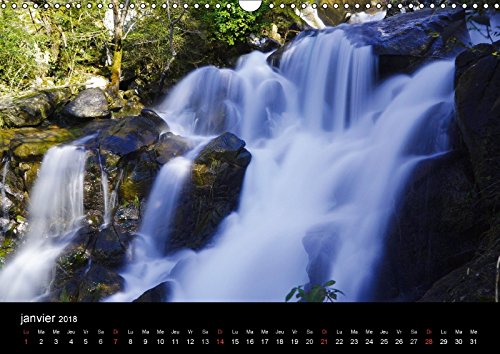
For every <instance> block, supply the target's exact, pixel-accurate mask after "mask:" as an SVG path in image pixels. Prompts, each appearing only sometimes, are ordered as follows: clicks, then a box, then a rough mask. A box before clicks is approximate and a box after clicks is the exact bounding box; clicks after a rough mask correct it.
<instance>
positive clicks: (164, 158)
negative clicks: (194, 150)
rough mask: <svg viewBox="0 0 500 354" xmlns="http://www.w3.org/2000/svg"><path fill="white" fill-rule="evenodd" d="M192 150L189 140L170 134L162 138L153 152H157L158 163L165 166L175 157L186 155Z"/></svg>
mask: <svg viewBox="0 0 500 354" xmlns="http://www.w3.org/2000/svg"><path fill="white" fill-rule="evenodd" d="M190 148H191V144H190V143H189V142H188V141H187V139H185V138H183V137H181V136H179V135H175V134H173V133H171V132H168V133H165V134H163V135H162V136H161V137H160V140H159V141H158V143H157V144H156V145H155V146H154V147H153V150H154V151H155V152H156V161H157V162H158V163H159V164H161V165H164V164H166V163H167V162H168V161H170V160H171V159H173V158H174V157H178V156H182V155H184V154H185V153H186V152H187V151H188V150H189V149H190Z"/></svg>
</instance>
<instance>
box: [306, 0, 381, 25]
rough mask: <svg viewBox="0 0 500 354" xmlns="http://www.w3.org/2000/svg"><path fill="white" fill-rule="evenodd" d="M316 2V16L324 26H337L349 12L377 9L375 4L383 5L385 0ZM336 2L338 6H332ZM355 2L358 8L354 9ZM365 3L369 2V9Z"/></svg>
mask: <svg viewBox="0 0 500 354" xmlns="http://www.w3.org/2000/svg"><path fill="white" fill-rule="evenodd" d="M316 4H317V5H318V7H317V11H318V16H319V18H320V19H321V20H322V21H323V23H324V24H325V25H326V26H337V25H339V24H341V23H344V22H346V21H347V20H349V16H350V14H352V13H354V12H359V11H366V12H368V13H371V12H375V11H378V9H377V8H376V5H377V4H381V5H383V6H385V5H386V4H387V1H385V0H379V1H372V0H317V1H316ZM323 4H326V5H327V8H326V9H325V8H324V7H323ZM334 4H337V5H339V6H338V8H334V7H333V5H334ZM346 4H347V5H349V7H348V8H347V9H346V8H345V5H346ZM356 4H359V5H360V7H359V10H358V9H356V8H355V7H354V6H355V5H356ZM366 4H370V5H371V6H370V9H368V10H367V9H366Z"/></svg>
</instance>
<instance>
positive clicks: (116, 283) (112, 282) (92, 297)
mask: <svg viewBox="0 0 500 354" xmlns="http://www.w3.org/2000/svg"><path fill="white" fill-rule="evenodd" d="M123 285H124V280H123V278H122V277H121V276H120V275H119V274H118V273H117V272H116V271H112V270H110V269H109V268H106V267H103V266H101V265H99V264H92V265H91V266H90V269H89V270H88V272H87V273H86V274H85V276H84V278H83V279H82V282H81V285H80V289H79V294H78V302H96V301H100V300H102V299H103V298H105V297H107V296H110V295H112V294H115V293H117V292H119V291H120V290H122V289H123Z"/></svg>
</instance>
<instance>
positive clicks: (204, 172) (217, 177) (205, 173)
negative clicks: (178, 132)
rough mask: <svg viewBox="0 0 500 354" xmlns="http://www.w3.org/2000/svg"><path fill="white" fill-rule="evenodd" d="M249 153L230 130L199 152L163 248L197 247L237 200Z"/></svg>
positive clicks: (232, 208) (167, 249)
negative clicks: (166, 242)
mask: <svg viewBox="0 0 500 354" xmlns="http://www.w3.org/2000/svg"><path fill="white" fill-rule="evenodd" d="M250 160H251V155H250V153H249V152H248V150H247V149H245V142H244V141H243V140H241V139H239V138H238V137H236V136H235V135H233V134H231V133H224V134H222V135H220V136H219V137H217V138H215V139H213V140H212V141H211V142H210V143H209V144H208V145H207V146H205V148H204V149H203V150H202V151H201V152H200V153H199V155H198V157H197V158H196V159H195V160H194V164H193V166H192V171H191V178H190V180H189V181H188V182H187V183H186V186H185V187H184V190H183V191H182V192H181V195H180V196H179V201H178V207H177V208H176V212H175V216H174V219H173V221H172V227H171V233H170V237H169V241H168V244H167V245H166V251H167V252H172V251H174V250H176V249H179V248H183V247H186V248H191V249H200V248H201V247H203V246H205V245H206V244H207V243H208V242H209V241H210V239H211V237H212V236H213V235H214V233H215V232H216V230H217V228H218V226H219V225H220V223H221V221H222V220H223V219H224V218H225V217H226V216H227V215H229V213H231V212H232V211H234V210H235V209H236V208H237V206H238V202H239V196H240V191H241V188H242V185H243V178H244V176H245V171H246V168H247V166H248V164H249V163H250Z"/></svg>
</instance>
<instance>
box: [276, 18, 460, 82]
mask: <svg viewBox="0 0 500 354" xmlns="http://www.w3.org/2000/svg"><path fill="white" fill-rule="evenodd" d="M339 28H340V29H343V30H344V31H345V32H346V35H347V37H348V38H349V39H350V41H351V42H352V43H353V44H355V45H359V46H364V45H371V46H372V48H373V52H374V54H376V55H377V56H378V58H379V60H378V65H379V73H380V75H381V76H382V77H384V76H387V75H391V74H395V73H411V72H413V71H415V70H416V69H417V68H418V67H420V66H421V65H422V64H423V63H426V62H429V61H431V60H436V59H445V58H452V57H453V56H454V55H456V54H458V53H459V52H461V51H462V50H463V49H464V43H467V42H468V40H469V35H468V32H467V28H466V24H465V12H464V11H463V10H461V9H460V10H452V9H439V10H432V9H427V10H420V11H416V12H411V13H406V14H400V15H396V16H392V17H389V18H386V19H384V20H382V21H378V22H368V23H363V24H358V25H349V26H347V25H342V26H338V27H336V28H329V29H327V30H324V31H326V32H328V31H335V30H337V29H339ZM318 33H319V32H318V30H309V31H305V32H303V33H302V34H301V35H299V36H298V37H297V39H296V40H295V41H298V40H301V38H303V37H306V36H315V35H317V34H318ZM295 41H292V42H290V43H288V44H287V45H285V46H283V47H282V48H280V49H278V50H277V51H276V52H274V53H273V54H271V55H270V56H269V58H268V62H269V63H270V64H271V65H274V66H276V67H279V64H280V60H281V57H282V55H283V53H284V52H286V51H287V50H289V48H292V47H293V46H294V42H295Z"/></svg>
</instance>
